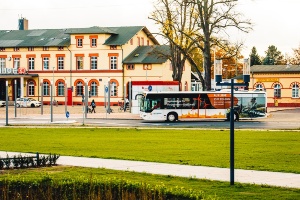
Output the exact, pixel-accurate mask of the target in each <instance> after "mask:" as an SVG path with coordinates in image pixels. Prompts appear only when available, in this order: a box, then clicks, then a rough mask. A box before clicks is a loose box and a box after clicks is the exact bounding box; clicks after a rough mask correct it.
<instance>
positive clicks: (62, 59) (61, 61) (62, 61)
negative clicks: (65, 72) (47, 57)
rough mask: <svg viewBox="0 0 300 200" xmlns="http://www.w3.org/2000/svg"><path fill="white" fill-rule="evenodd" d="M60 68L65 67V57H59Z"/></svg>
mask: <svg viewBox="0 0 300 200" xmlns="http://www.w3.org/2000/svg"><path fill="white" fill-rule="evenodd" d="M57 66H58V69H64V57H57Z"/></svg>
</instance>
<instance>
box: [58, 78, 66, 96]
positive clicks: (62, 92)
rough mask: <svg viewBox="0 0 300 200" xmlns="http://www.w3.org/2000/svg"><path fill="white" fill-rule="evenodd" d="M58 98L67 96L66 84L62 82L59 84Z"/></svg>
mask: <svg viewBox="0 0 300 200" xmlns="http://www.w3.org/2000/svg"><path fill="white" fill-rule="evenodd" d="M57 96H65V84H64V83H63V82H62V81H59V82H58V84H57Z"/></svg>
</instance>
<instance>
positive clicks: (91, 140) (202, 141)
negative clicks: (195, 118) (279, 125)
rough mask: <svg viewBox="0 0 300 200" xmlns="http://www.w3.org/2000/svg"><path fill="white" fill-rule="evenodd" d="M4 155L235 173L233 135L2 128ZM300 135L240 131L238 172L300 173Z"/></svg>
mask: <svg viewBox="0 0 300 200" xmlns="http://www.w3.org/2000/svg"><path fill="white" fill-rule="evenodd" d="M0 131H1V134H0V150H2V151H17V152H33V153H35V152H40V153H57V154H60V155H70V156H86V157H101V158H116V159H127V160H139V161H155V162H164V163H177V164H186V165H202V166H216V167H227V168H229V130H225V131H221V130H196V129H137V128H133V129H129V128H124V129H123V128H53V127H51V128H1V129H0ZM299 160H300V132H294V131H253V130H248V131H247V130H240V131H235V168H236V169H238V168H239V169H255V170H267V171H280V172H294V173H300V165H299Z"/></svg>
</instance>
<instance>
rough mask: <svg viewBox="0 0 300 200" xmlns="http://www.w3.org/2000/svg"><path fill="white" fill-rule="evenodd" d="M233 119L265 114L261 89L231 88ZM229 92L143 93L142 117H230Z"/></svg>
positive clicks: (157, 119)
mask: <svg viewBox="0 0 300 200" xmlns="http://www.w3.org/2000/svg"><path fill="white" fill-rule="evenodd" d="M233 103H234V109H233V110H234V120H240V119H253V118H263V117H266V112H267V95H266V92H264V91H234V97H233ZM230 108H231V92H230V90H229V91H222V90H221V91H179V92H172V91H168V92H146V93H144V95H143V96H142V98H141V101H140V117H141V118H142V119H144V120H154V121H159V120H160V121H161V120H165V121H169V122H174V121H177V120H185V119H224V120H230Z"/></svg>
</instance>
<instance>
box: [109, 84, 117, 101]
mask: <svg viewBox="0 0 300 200" xmlns="http://www.w3.org/2000/svg"><path fill="white" fill-rule="evenodd" d="M117 95H118V92H117V83H116V82H114V81H111V82H110V96H113V97H116V96H117Z"/></svg>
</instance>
